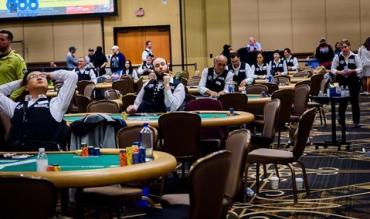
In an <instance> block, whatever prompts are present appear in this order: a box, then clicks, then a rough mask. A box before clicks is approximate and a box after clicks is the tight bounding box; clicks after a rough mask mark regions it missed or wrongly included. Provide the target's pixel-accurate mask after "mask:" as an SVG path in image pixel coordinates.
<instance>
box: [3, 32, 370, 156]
mask: <svg viewBox="0 0 370 219" xmlns="http://www.w3.org/2000/svg"><path fill="white" fill-rule="evenodd" d="M12 40H13V35H12V33H11V32H9V31H6V30H2V31H0V112H1V115H2V116H3V115H5V116H8V117H9V118H11V129H10V133H9V138H8V139H7V144H6V145H8V146H10V147H11V148H18V147H19V148H26V149H33V147H37V145H40V143H42V145H43V146H46V147H47V149H49V150H58V149H59V148H60V146H61V145H63V142H62V140H61V139H60V136H63V132H64V127H65V123H64V122H63V115H64V113H66V111H67V108H68V105H69V103H70V101H71V98H72V96H73V93H74V88H75V87H76V83H77V81H78V80H90V81H93V82H94V83H97V82H98V80H99V77H104V76H105V75H106V73H107V72H106V66H107V65H108V63H110V71H111V74H110V77H111V78H112V80H117V79H119V78H120V77H121V76H122V75H125V74H126V75H129V76H131V77H132V78H133V79H138V78H139V77H141V76H142V75H149V79H150V80H149V81H147V82H146V83H145V84H144V85H143V86H142V88H141V90H140V91H139V92H138V95H137V97H136V100H135V102H134V104H133V105H130V106H129V107H128V108H127V109H126V111H127V112H128V113H136V112H169V111H176V110H179V109H182V106H183V105H184V100H185V96H186V95H185V86H184V85H183V84H182V83H181V82H180V81H179V80H177V79H175V78H174V77H172V74H171V73H170V72H169V66H168V63H167V60H165V59H164V58H160V57H156V58H154V54H153V51H152V46H153V45H152V42H150V41H148V42H146V43H145V49H144V51H143V52H142V57H141V58H142V61H143V63H142V64H141V66H140V67H139V68H138V69H137V70H135V69H134V68H133V67H132V63H131V61H130V60H128V59H126V57H125V56H124V54H123V53H122V52H121V51H120V49H119V47H118V46H113V47H112V56H111V57H110V60H108V59H107V57H106V56H105V55H104V53H103V48H102V47H100V46H98V47H97V48H96V50H95V51H94V49H92V48H91V49H89V50H88V54H87V55H86V56H85V57H76V55H75V54H76V48H75V47H73V46H71V47H70V48H69V50H68V54H67V56H66V63H67V68H68V69H69V70H59V71H55V72H51V73H45V72H39V71H33V72H27V68H26V64H25V62H24V60H23V59H22V57H21V56H20V55H18V54H17V53H15V52H14V50H12V49H11V42H12ZM338 47H339V48H340V52H339V53H338V54H335V53H336V51H335V50H333V49H332V47H331V46H330V45H329V44H327V42H326V41H325V39H321V40H320V44H319V46H318V47H317V49H316V54H315V55H316V58H317V59H318V61H319V62H320V64H321V65H323V66H325V67H326V68H328V69H330V72H331V73H330V74H329V76H330V77H334V76H335V80H336V81H337V82H338V83H339V84H340V85H341V86H344V87H348V88H349V92H350V95H351V101H350V102H351V105H352V111H353V114H352V115H353V121H354V126H355V127H359V119H360V112H359V102H358V100H359V92H360V78H361V77H362V78H363V82H364V83H363V89H364V91H365V92H369V89H370V87H369V85H370V80H369V77H370V55H369V54H370V38H368V39H367V40H366V41H365V43H364V44H363V45H362V46H361V47H360V49H359V50H358V54H355V53H353V52H352V51H351V44H350V42H349V41H348V40H343V41H341V42H340V43H338ZM245 49H246V50H247V52H248V53H255V55H256V56H255V57H256V60H255V62H254V63H253V64H248V63H246V62H243V61H241V59H240V55H239V54H238V52H235V51H233V50H232V49H231V46H230V45H225V46H224V51H223V52H222V54H221V55H218V56H216V57H215V58H214V65H213V66H212V67H209V68H205V69H204V70H203V72H202V75H201V79H200V82H199V91H200V94H201V95H204V96H209V97H219V96H220V95H223V94H226V93H230V92H233V91H234V90H235V89H238V90H242V91H243V89H245V87H246V86H247V85H251V84H253V83H254V81H255V79H256V78H268V77H273V76H278V75H287V74H288V72H289V71H294V72H296V71H297V70H298V61H297V58H296V57H294V56H293V54H292V52H291V50H290V49H289V48H285V49H284V50H283V53H281V51H278V50H276V51H274V52H273V59H272V60H271V61H270V62H266V59H265V57H264V53H263V50H262V45H261V43H259V42H257V41H256V39H255V38H254V37H250V38H249V40H248V45H247V46H246V47H245ZM281 54H282V56H283V57H281ZM96 74H97V76H96ZM50 79H53V80H57V81H62V82H64V83H63V86H62V88H61V90H60V92H59V93H58V95H57V96H56V97H54V98H52V99H51V100H49V99H48V98H47V96H46V92H47V90H48V80H50ZM13 91H15V92H13ZM346 107H347V106H346V104H341V106H340V109H339V114H340V118H341V119H342V118H344V112H345V110H346ZM45 127H48V128H45ZM50 127H52V128H50ZM46 129H48V130H46ZM51 132H53V133H51Z"/></svg>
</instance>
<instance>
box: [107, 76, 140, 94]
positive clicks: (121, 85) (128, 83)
mask: <svg viewBox="0 0 370 219" xmlns="http://www.w3.org/2000/svg"><path fill="white" fill-rule="evenodd" d="M112 88H113V89H114V90H118V91H119V92H120V93H121V95H125V94H128V93H134V92H135V89H134V81H133V80H132V78H130V77H122V78H121V79H120V80H118V81H115V82H113V83H112Z"/></svg>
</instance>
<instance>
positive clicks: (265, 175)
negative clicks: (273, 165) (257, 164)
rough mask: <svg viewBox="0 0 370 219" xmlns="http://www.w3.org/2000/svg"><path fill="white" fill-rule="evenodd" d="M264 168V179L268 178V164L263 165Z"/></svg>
mask: <svg viewBox="0 0 370 219" xmlns="http://www.w3.org/2000/svg"><path fill="white" fill-rule="evenodd" d="M262 166H263V178H267V167H266V164H262Z"/></svg>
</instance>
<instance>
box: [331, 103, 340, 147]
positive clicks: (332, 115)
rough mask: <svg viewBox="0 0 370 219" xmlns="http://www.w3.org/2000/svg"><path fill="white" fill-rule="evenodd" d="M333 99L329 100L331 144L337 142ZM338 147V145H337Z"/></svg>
mask: <svg viewBox="0 0 370 219" xmlns="http://www.w3.org/2000/svg"><path fill="white" fill-rule="evenodd" d="M335 113H336V112H335V101H331V142H332V143H333V145H335V144H336V143H337V130H336V129H337V127H336V123H337V121H335V120H336V115H335ZM339 147H340V146H339Z"/></svg>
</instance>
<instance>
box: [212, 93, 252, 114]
mask: <svg viewBox="0 0 370 219" xmlns="http://www.w3.org/2000/svg"><path fill="white" fill-rule="evenodd" d="M218 100H219V101H220V102H221V103H222V106H223V108H224V109H227V110H228V109H230V108H234V110H237V111H245V110H246V109H247V104H248V97H247V96H246V95H244V94H242V93H230V94H224V95H221V96H219V97H218Z"/></svg>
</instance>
